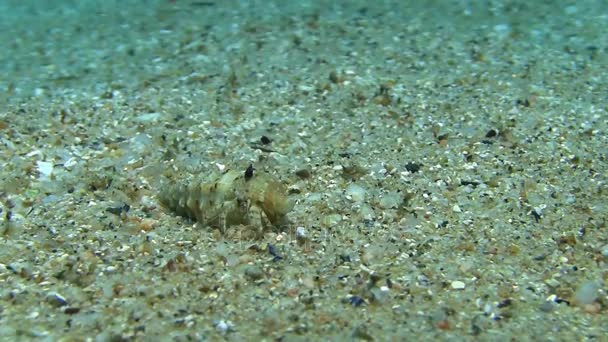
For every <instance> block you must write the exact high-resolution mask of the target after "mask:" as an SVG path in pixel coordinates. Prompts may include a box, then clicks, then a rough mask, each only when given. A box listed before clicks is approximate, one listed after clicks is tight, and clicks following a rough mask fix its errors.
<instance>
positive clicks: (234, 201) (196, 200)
mask: <svg viewBox="0 0 608 342" xmlns="http://www.w3.org/2000/svg"><path fill="white" fill-rule="evenodd" d="M254 170H255V169H254V168H253V166H252V165H250V166H249V167H248V168H247V169H246V170H245V171H242V170H236V169H233V170H225V171H224V172H221V173H212V174H211V175H209V176H207V177H200V176H194V175H190V176H188V177H186V178H185V179H182V180H178V181H175V180H170V179H164V180H163V181H162V185H161V190H160V192H159V194H158V199H159V201H160V203H161V204H163V205H164V206H165V207H166V208H168V209H170V210H172V211H174V212H175V213H176V214H178V215H180V216H185V217H188V218H191V219H194V220H196V221H197V222H199V223H201V224H203V225H207V226H211V227H215V228H220V229H222V230H224V231H225V230H226V229H227V228H228V227H230V226H234V225H245V226H248V225H252V226H258V227H268V226H282V225H284V224H286V223H287V218H286V214H287V213H289V212H290V211H291V209H292V208H293V203H292V201H291V200H290V199H289V198H288V197H287V192H286V189H285V187H284V186H283V184H282V183H281V182H280V181H279V180H278V179H277V178H275V177H273V176H272V175H270V174H268V173H263V172H254Z"/></svg>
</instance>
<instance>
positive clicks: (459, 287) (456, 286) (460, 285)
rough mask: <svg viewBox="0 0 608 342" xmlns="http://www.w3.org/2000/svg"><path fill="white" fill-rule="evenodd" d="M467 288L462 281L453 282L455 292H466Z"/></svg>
mask: <svg viewBox="0 0 608 342" xmlns="http://www.w3.org/2000/svg"><path fill="white" fill-rule="evenodd" d="M465 287H466V284H465V283H464V282H462V281H460V280H454V281H453V282H452V288H453V289H454V290H464V288H465Z"/></svg>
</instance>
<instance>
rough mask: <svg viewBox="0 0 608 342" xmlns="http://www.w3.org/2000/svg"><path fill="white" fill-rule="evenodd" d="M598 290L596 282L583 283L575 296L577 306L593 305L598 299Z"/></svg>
mask: <svg viewBox="0 0 608 342" xmlns="http://www.w3.org/2000/svg"><path fill="white" fill-rule="evenodd" d="M598 288H599V287H598V284H597V283H596V282H594V281H585V282H583V283H582V284H581V285H580V286H579V287H578V289H576V293H575V294H574V299H575V301H576V304H578V305H580V306H585V305H589V304H593V302H595V301H596V300H597V298H598V295H597V290H598Z"/></svg>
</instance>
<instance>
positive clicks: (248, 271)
mask: <svg viewBox="0 0 608 342" xmlns="http://www.w3.org/2000/svg"><path fill="white" fill-rule="evenodd" d="M245 277H247V278H249V279H250V280H254V281H255V280H260V279H262V278H263V277H264V271H263V270H262V268H261V267H259V266H255V265H248V266H247V267H246V268H245Z"/></svg>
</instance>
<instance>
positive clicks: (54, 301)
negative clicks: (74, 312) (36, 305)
mask: <svg viewBox="0 0 608 342" xmlns="http://www.w3.org/2000/svg"><path fill="white" fill-rule="evenodd" d="M46 301H47V303H49V304H51V305H53V306H55V307H61V306H66V305H68V301H67V300H66V299H65V298H64V297H63V296H62V295H60V294H59V293H55V292H52V293H49V294H48V295H47V296H46Z"/></svg>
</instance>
